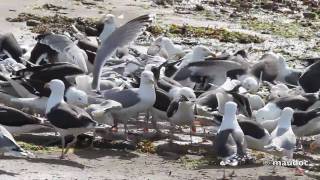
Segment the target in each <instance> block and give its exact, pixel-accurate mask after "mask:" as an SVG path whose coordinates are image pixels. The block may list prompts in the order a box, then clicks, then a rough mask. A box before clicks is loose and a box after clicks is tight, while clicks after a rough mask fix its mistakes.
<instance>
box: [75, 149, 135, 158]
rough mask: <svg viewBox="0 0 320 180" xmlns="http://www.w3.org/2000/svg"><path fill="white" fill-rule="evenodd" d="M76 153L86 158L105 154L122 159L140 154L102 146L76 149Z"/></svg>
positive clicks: (100, 156)
mask: <svg viewBox="0 0 320 180" xmlns="http://www.w3.org/2000/svg"><path fill="white" fill-rule="evenodd" d="M74 154H75V155H77V156H79V157H80V158H84V159H98V158H102V157H105V156H113V157H118V158H119V159H122V160H130V159H133V158H137V157H139V155H137V154H135V153H132V152H129V151H127V150H116V149H100V148H86V149H75V151H74Z"/></svg>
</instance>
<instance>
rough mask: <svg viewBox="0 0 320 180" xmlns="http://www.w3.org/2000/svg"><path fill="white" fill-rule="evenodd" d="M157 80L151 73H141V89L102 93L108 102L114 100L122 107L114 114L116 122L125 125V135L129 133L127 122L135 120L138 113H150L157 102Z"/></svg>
mask: <svg viewBox="0 0 320 180" xmlns="http://www.w3.org/2000/svg"><path fill="white" fill-rule="evenodd" d="M154 85H155V80H154V76H153V73H152V72H151V71H143V72H142V73H141V82H140V86H139V88H131V89H125V90H122V91H114V90H109V91H106V92H102V95H103V97H104V98H105V99H107V100H114V101H116V102H119V103H120V104H121V105H122V109H121V110H119V111H117V112H114V113H112V115H113V116H114V119H115V120H116V121H122V122H123V123H124V128H125V133H127V121H128V119H129V118H135V117H137V116H138V113H141V112H146V111H148V110H149V109H150V108H151V107H152V106H153V104H154V103H155V101H156V93H155V87H154Z"/></svg>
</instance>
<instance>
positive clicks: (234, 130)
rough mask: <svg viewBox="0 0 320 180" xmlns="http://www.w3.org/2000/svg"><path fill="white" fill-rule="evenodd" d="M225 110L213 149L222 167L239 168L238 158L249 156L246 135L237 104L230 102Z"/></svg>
mask: <svg viewBox="0 0 320 180" xmlns="http://www.w3.org/2000/svg"><path fill="white" fill-rule="evenodd" d="M224 109H225V110H224V115H223V119H222V123H221V126H220V128H219V130H218V132H217V136H216V138H215V141H214V144H213V147H214V149H215V152H216V153H217V156H218V158H219V159H221V162H220V165H222V166H225V165H231V166H237V165H238V163H239V161H238V157H240V158H245V157H246V154H247V152H246V151H247V144H246V140H245V135H244V133H243V131H242V129H241V128H240V126H239V123H238V121H237V117H236V112H237V104H236V103H234V102H232V101H229V102H227V103H226V104H225V107H224Z"/></svg>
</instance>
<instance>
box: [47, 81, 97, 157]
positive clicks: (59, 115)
mask: <svg viewBox="0 0 320 180" xmlns="http://www.w3.org/2000/svg"><path fill="white" fill-rule="evenodd" d="M46 87H47V88H50V90H51V94H50V97H49V99H48V103H47V107H46V117H47V118H48V121H50V122H51V124H52V125H53V127H54V128H55V129H56V130H57V131H58V132H59V134H60V136H61V142H62V152H61V158H62V159H63V158H64V157H65V154H66V153H67V152H68V150H69V148H70V147H71V146H72V145H74V144H75V143H76V141H77V136H78V135H80V134H82V133H85V132H88V131H90V130H93V129H95V128H97V125H98V123H97V122H96V121H94V120H93V119H92V118H91V116H90V115H89V114H88V113H87V112H86V111H85V110H83V109H81V108H79V107H77V106H73V105H69V104H67V103H66V102H65V101H64V100H63V94H64V89H65V86H64V84H63V82H62V81H61V80H57V79H55V80H51V81H50V83H48V84H46ZM67 135H73V136H74V139H73V140H72V142H70V143H69V144H68V145H67V147H66V150H65V151H64V147H65V139H64V138H65V136H67Z"/></svg>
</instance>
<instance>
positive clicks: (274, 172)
mask: <svg viewBox="0 0 320 180" xmlns="http://www.w3.org/2000/svg"><path fill="white" fill-rule="evenodd" d="M275 160H276V158H275V155H273V158H272V163H273V162H275ZM272 166H273V167H272V171H271V173H272V174H276V173H277V169H276V165H274V164H272Z"/></svg>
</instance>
